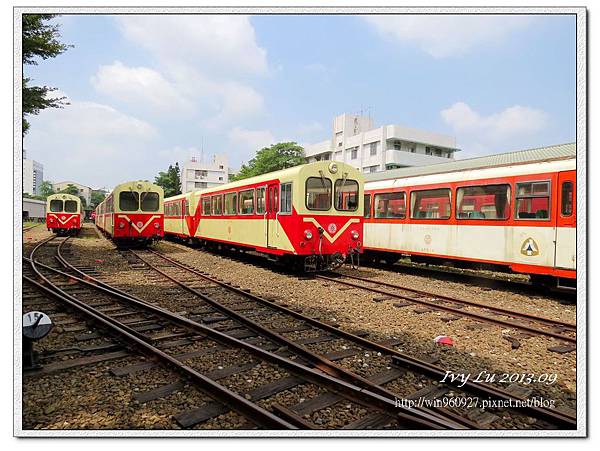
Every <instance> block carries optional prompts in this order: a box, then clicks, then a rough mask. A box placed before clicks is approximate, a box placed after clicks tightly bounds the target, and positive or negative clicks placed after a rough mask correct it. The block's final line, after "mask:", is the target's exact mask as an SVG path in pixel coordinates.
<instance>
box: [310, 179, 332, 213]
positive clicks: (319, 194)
mask: <svg viewBox="0 0 600 451" xmlns="http://www.w3.org/2000/svg"><path fill="white" fill-rule="evenodd" d="M306 208H308V209H309V210H321V211H325V210H329V209H330V208H331V180H330V179H328V178H327V177H309V178H308V179H306Z"/></svg>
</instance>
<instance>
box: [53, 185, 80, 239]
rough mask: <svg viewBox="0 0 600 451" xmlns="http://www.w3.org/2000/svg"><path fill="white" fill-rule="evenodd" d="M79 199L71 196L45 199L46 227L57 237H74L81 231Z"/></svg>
mask: <svg viewBox="0 0 600 451" xmlns="http://www.w3.org/2000/svg"><path fill="white" fill-rule="evenodd" d="M82 221H83V210H82V208H81V199H79V197H77V196H73V195H72V194H65V193H59V194H52V195H50V196H48V198H47V199H46V227H48V230H51V231H52V232H54V233H56V234H57V235H74V234H77V233H79V231H80V230H81V223H82Z"/></svg>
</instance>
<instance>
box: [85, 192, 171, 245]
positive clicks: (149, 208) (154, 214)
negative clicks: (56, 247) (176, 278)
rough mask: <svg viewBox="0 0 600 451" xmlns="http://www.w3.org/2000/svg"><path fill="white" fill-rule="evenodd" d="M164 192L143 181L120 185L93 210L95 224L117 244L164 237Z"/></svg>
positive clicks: (150, 240) (146, 242)
mask: <svg viewBox="0 0 600 451" xmlns="http://www.w3.org/2000/svg"><path fill="white" fill-rule="evenodd" d="M163 218H164V191H163V189H162V188H161V187H160V186H158V185H155V184H154V183H150V182H147V181H142V180H137V181H132V182H126V183H121V184H120V185H117V186H116V187H115V189H114V190H113V191H112V192H111V193H110V194H109V195H108V196H107V197H106V199H104V200H103V201H102V203H100V204H99V205H98V206H97V207H96V217H95V223H96V225H97V226H98V228H99V229H100V230H102V231H103V232H104V233H105V234H107V235H108V236H110V237H111V238H112V239H113V240H114V241H115V242H117V243H123V244H125V243H142V244H148V243H151V242H152V241H154V240H159V239H161V238H162V237H163V236H164V219H163Z"/></svg>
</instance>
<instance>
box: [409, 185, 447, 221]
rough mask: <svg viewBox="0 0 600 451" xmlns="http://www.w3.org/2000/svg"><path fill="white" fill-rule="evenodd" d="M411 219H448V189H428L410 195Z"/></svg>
mask: <svg viewBox="0 0 600 451" xmlns="http://www.w3.org/2000/svg"><path fill="white" fill-rule="evenodd" d="M410 205H411V208H410V212H411V213H410V217H411V218H412V219H449V218H450V189H449V188H440V189H428V190H423V191H413V192H411V193H410Z"/></svg>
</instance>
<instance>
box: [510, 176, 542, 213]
mask: <svg viewBox="0 0 600 451" xmlns="http://www.w3.org/2000/svg"><path fill="white" fill-rule="evenodd" d="M515 198H516V205H517V207H516V208H517V219H545V220H546V219H550V182H549V181H546V182H525V183H517V195H516V196H515Z"/></svg>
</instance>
